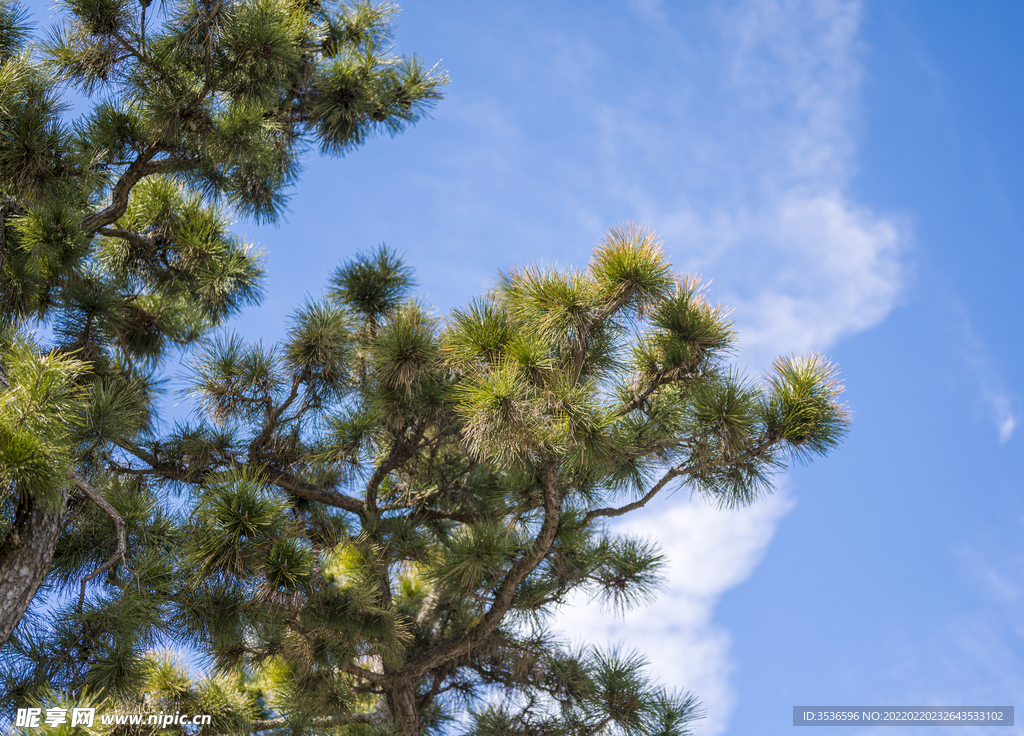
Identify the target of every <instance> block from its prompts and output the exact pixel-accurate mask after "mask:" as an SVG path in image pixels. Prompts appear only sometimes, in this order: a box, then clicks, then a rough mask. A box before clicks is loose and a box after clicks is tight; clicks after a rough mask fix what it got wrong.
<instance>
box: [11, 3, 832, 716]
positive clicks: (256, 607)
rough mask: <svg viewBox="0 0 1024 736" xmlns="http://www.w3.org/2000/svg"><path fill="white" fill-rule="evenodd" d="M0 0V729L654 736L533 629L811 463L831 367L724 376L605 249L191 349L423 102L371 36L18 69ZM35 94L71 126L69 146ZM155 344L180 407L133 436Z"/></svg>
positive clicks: (400, 269)
mask: <svg viewBox="0 0 1024 736" xmlns="http://www.w3.org/2000/svg"><path fill="white" fill-rule="evenodd" d="M0 2H3V4H2V5H0V112H2V115H0V235H2V237H0V316H2V318H3V322H2V323H0V328H2V329H3V334H4V344H3V351H2V355H0V369H2V373H0V376H2V378H3V381H2V385H0V490H2V495H0V508H2V511H3V514H2V515H0V523H2V524H3V526H2V527H0V535H2V538H3V539H6V538H8V537H10V536H11V535H13V534H14V533H15V528H16V524H17V523H19V513H20V512H19V511H18V509H19V504H22V503H23V501H25V500H26V499H33V500H35V499H38V500H39V501H40V502H42V503H45V504H47V505H48V508H50V509H51V511H52V513H53V514H60V515H61V516H59V520H60V526H61V529H62V530H61V532H60V537H59V538H58V539H57V540H56V552H55V554H54V559H53V563H52V565H51V569H50V572H49V575H48V576H47V578H46V580H45V581H44V590H45V591H46V593H47V594H48V595H49V596H50V598H49V602H48V605H49V611H48V617H47V619H46V620H42V619H40V618H35V617H29V618H28V619H26V623H24V625H22V626H21V627H20V628H19V629H18V630H17V632H16V634H15V635H14V636H13V637H12V638H11V640H10V641H9V642H8V643H7V645H6V646H5V647H4V649H3V650H0V672H2V675H0V688H2V690H3V692H4V693H5V695H6V696H7V697H9V698H14V699H17V700H18V701H19V702H22V701H24V702H39V703H53V702H58V700H59V699H60V698H65V699H66V698H67V697H68V695H69V694H75V695H76V696H81V697H90V698H92V697H94V698H97V699H98V700H99V701H100V702H101V703H102V707H103V708H106V709H108V710H110V711H111V712H131V711H133V710H134V712H140V711H142V710H158V709H165V710H169V711H174V710H183V711H184V710H188V711H190V712H193V713H208V714H211V715H212V716H213V717H214V722H213V723H212V724H211V725H210V726H208V727H205V728H204V729H202V730H199V731H197V732H198V733H203V734H213V733H256V732H258V733H281V734H283V733H297V732H304V733H334V734H353V735H354V734H370V733H374V734H385V733H391V734H394V733H399V734H409V735H411V734H415V735H417V736H418V735H419V734H425V733H441V732H443V731H446V732H450V731H451V729H454V728H458V727H459V726H457V725H456V724H457V723H463V724H468V725H467V726H466V728H468V732H469V733H474V734H495V735H497V734H522V735H523V736H526V734H536V733H545V734H566V735H569V734H574V735H575V734H598V733H601V734H624V735H628V736H632V735H633V734H637V735H639V734H685V733H689V730H688V729H689V726H690V725H691V724H692V722H693V721H694V720H695V719H697V718H699V717H700V715H701V711H700V708H699V707H698V705H697V701H696V699H695V698H694V697H693V696H692V695H689V694H678V693H676V692H675V691H671V690H668V689H666V688H664V687H662V686H660V685H657V684H655V683H653V682H652V681H651V680H650V679H649V677H648V676H647V675H646V673H645V668H646V663H645V661H644V660H643V658H642V657H641V656H640V655H638V654H636V653H629V652H624V651H621V650H616V649H612V650H608V651H604V650H597V649H573V648H571V647H569V646H567V645H566V644H565V642H563V641H561V640H560V639H559V638H558V637H557V636H556V635H554V634H553V633H552V632H551V631H550V630H549V629H548V625H549V624H550V614H551V612H552V611H553V610H554V609H555V608H556V607H557V606H559V605H560V604H563V603H565V602H566V601H567V600H569V598H570V596H572V595H573V594H574V593H576V592H582V593H583V594H584V595H590V596H591V597H592V598H593V599H594V600H597V601H599V602H600V603H601V604H602V605H603V606H604V607H606V608H610V609H612V611H622V610H624V609H626V608H629V607H632V606H636V605H641V604H643V603H645V602H647V601H649V600H650V599H651V598H652V596H653V595H654V594H655V592H656V590H657V587H658V586H659V585H660V583H661V579H662V578H661V575H662V573H661V570H662V567H663V564H664V559H663V556H662V555H661V553H660V552H659V551H658V549H657V547H656V545H655V543H654V542H653V541H651V540H642V539H636V538H631V537H627V536H622V535H621V534H617V533H616V531H615V529H614V527H613V526H610V525H609V524H608V521H609V520H610V519H614V518H616V517H618V516H621V515H623V514H626V513H629V512H632V511H635V510H637V509H639V508H642V507H644V506H645V505H647V504H648V503H653V502H654V501H655V499H656V497H657V496H658V495H659V494H662V493H663V492H665V493H667V492H670V491H671V490H673V489H675V488H679V487H683V488H688V489H690V490H691V491H695V492H697V493H698V494H701V495H703V496H704V497H705V498H706V499H707V500H708V501H710V502H712V503H715V504H718V505H721V506H723V507H733V506H739V505H745V504H749V503H753V502H755V501H756V499H757V498H758V497H759V496H760V495H762V494H764V493H767V492H770V490H771V474H772V472H773V471H775V470H776V469H778V468H780V467H782V466H783V464H784V463H785V462H786V461H787V460H789V459H790V458H793V457H796V458H798V459H806V458H807V457H810V456H811V455H813V454H822V453H825V452H827V451H828V450H830V449H832V448H833V447H835V446H836V445H837V443H838V442H839V440H840V439H841V438H842V436H843V434H844V432H845V430H846V427H847V424H848V417H847V414H846V411H845V409H844V407H843V406H842V405H841V404H840V403H839V398H840V392H841V390H840V389H841V387H840V384H839V383H838V381H837V379H836V373H835V370H834V369H833V367H832V366H831V364H829V363H828V362H827V361H825V360H824V359H822V358H819V357H817V356H812V357H810V358H807V359H796V358H791V359H785V360H780V361H778V362H777V363H776V365H775V368H774V371H773V373H772V374H771V375H770V376H769V378H768V379H767V380H766V381H763V382H758V381H753V380H750V379H747V378H745V377H744V376H743V375H741V374H740V373H738V372H737V371H736V370H735V369H733V368H730V367H729V365H728V358H729V356H730V355H731V352H732V350H733V347H734V345H735V338H736V335H735V332H734V330H733V327H732V324H731V323H730V321H729V318H728V312H727V310H726V309H725V308H723V307H722V306H721V305H713V304H712V303H711V302H710V301H709V299H708V296H707V293H706V289H705V288H703V287H702V286H701V284H700V282H699V280H697V279H695V278H691V277H687V276H680V275H676V274H674V273H673V272H672V268H671V264H670V263H668V261H667V260H666V259H665V257H664V254H663V253H662V251H661V248H660V245H659V243H658V240H657V238H656V237H655V236H654V234H653V233H650V232H648V231H646V230H643V229H641V228H637V227H633V226H626V227H621V228H616V229H613V230H611V231H610V232H609V233H608V235H607V236H606V237H605V238H604V240H603V241H602V242H601V243H600V244H599V245H598V246H597V248H596V249H595V251H594V256H593V259H592V261H591V263H590V264H589V266H588V267H587V268H586V269H583V270H572V269H568V270H564V269H557V268H539V267H532V266H527V267H523V268H516V269H512V270H510V271H508V272H506V273H504V274H502V275H501V277H500V279H499V281H498V283H497V285H496V286H495V288H494V289H493V290H491V291H490V292H489V293H487V294H484V295H483V296H481V297H480V298H479V299H477V300H475V301H473V302H472V303H470V304H469V305H468V306H466V307H464V308H461V309H458V310H455V311H454V312H453V313H452V314H451V315H450V316H449V317H448V318H447V319H444V320H441V319H438V318H437V317H435V316H433V315H432V313H431V311H430V310H429V309H428V308H427V307H426V306H425V305H424V304H422V303H421V302H419V301H417V300H416V299H414V298H412V288H413V286H414V280H413V277H412V271H411V269H410V268H409V267H408V266H407V265H406V264H404V263H403V261H402V260H401V258H399V257H398V255H397V254H396V253H395V252H393V251H391V250H388V249H387V248H385V247H384V246H381V247H380V248H378V249H377V250H374V251H370V252H368V253H365V254H362V255H359V256H357V257H356V258H355V259H354V260H352V261H351V262H349V263H346V264H344V265H342V266H341V267H340V268H339V269H337V270H336V271H335V272H334V274H333V275H332V276H331V277H330V280H329V283H328V285H327V291H326V294H325V296H324V298H323V299H322V300H319V301H310V302H308V303H306V304H305V305H304V306H302V307H301V308H299V309H298V310H297V311H295V312H294V314H293V315H292V317H291V322H290V325H289V328H288V332H287V334H286V336H285V338H284V339H283V340H282V341H281V342H280V343H279V344H276V345H263V344H259V343H255V344H254V343H251V342H248V341H246V340H244V339H243V338H241V337H239V336H237V335H231V334H227V333H219V336H216V337H213V338H210V337H209V335H210V334H211V332H210V331H211V330H212V329H213V328H215V327H217V326H218V325H221V324H223V322H224V321H225V320H226V319H227V318H229V317H230V316H231V315H233V314H235V313H237V311H238V310H239V309H241V308H242V307H244V306H246V305H248V304H252V303H254V302H257V301H258V300H259V297H260V279H261V277H262V271H261V268H260V265H259V259H258V254H257V253H255V252H254V251H253V249H252V248H251V247H250V246H249V245H248V244H247V243H245V242H243V241H242V240H240V239H239V238H237V237H236V236H235V235H233V234H232V232H231V229H230V217H231V216H233V214H234V213H238V214H240V215H242V216H248V217H252V218H255V219H257V220H274V219H275V218H276V217H277V215H278V214H279V213H280V212H281V210H282V207H283V205H284V202H285V200H286V196H287V192H288V187H289V186H290V184H291V183H292V182H293V181H294V180H295V178H296V176H297V175H298V170H299V165H298V162H297V156H298V154H299V153H300V152H301V151H303V150H304V149H306V148H309V147H312V146H316V147H318V148H320V149H321V150H322V151H324V152H327V153H332V154H344V153H349V152H351V151H352V150H354V149H355V148H357V147H358V146H359V145H361V144H362V143H363V142H364V141H366V140H367V139H368V138H369V137H370V136H372V135H375V134H380V133H388V134H395V133H397V132H400V131H401V130H403V129H404V128H405V127H407V126H408V125H409V124H411V123H414V122H416V121H417V120H418V119H420V118H421V117H422V116H423V115H424V114H425V113H426V112H427V111H428V110H429V108H430V106H431V105H432V104H433V103H434V102H435V101H436V100H437V99H438V98H439V90H440V87H441V86H442V85H443V84H444V83H445V81H446V79H445V76H444V74H443V73H442V72H439V71H437V70H435V69H426V68H425V67H424V66H423V65H422V64H421V63H420V62H419V61H418V60H416V59H414V58H405V57H397V56H394V55H393V54H392V53H391V47H390V38H391V28H392V25H391V24H392V17H393V15H394V13H395V11H396V6H394V5H393V4H390V3H384V4H378V5H372V4H370V3H366V2H358V3H353V4H347V5H346V4H339V3H322V2H320V1H319V0H298V1H297V0H232V1H230V2H215V3H198V2H191V1H187V0H183V1H182V2H171V3H167V4H164V5H163V6H161V7H162V11H161V13H160V14H157V13H154V12H151V10H150V3H149V2H148V0H147V1H144V2H141V3H133V2H127V0H66V2H65V9H66V11H67V13H66V18H65V22H64V24H63V25H62V26H60V27H59V28H57V29H56V30H54V31H53V32H52V33H51V35H50V36H49V38H48V39H47V41H46V42H45V43H44V44H42V45H41V47H40V48H39V49H38V50H34V49H30V48H27V47H26V45H25V44H26V41H27V36H26V35H25V31H24V24H23V22H22V16H21V15H20V14H19V13H20V11H18V10H17V6H15V5H12V4H10V3H9V2H7V0H0ZM60 84H71V85H74V86H76V87H77V88H78V89H79V90H80V91H81V92H82V93H83V94H85V95H86V96H88V97H92V98H95V99H96V102H95V104H94V105H93V106H92V108H91V109H90V111H89V112H87V113H86V114H85V115H84V116H83V117H82V118H81V119H80V120H77V121H74V122H69V121H67V120H66V119H65V118H64V108H63V106H62V103H61V101H60V99H59V95H58V90H59V85H60ZM39 326H43V327H47V328H49V334H52V336H53V341H54V343H55V345H54V347H55V349H54V350H53V351H52V352H49V353H42V352H41V351H39V350H38V349H37V348H35V347H33V346H32V345H30V344H29V343H28V342H27V341H26V340H25V339H24V333H25V332H26V331H27V330H30V329H32V328H33V327H39ZM175 347H183V348H185V349H187V350H188V364H189V366H190V367H189V373H190V378H189V393H190V394H191V396H192V397H193V398H194V399H195V400H196V403H197V411H196V416H195V417H194V418H193V419H192V420H190V421H189V422H188V423H183V424H180V425H177V426H174V427H172V428H170V429H169V430H163V429H162V428H161V424H160V422H159V417H158V416H157V415H156V413H155V411H154V409H153V406H154V398H153V397H154V392H155V390H156V388H157V384H156V381H155V379H154V378H153V376H154V375H155V371H156V370H157V368H158V367H159V366H161V365H162V364H163V361H165V360H166V358H167V357H168V355H169V354H170V353H171V351H172V349H173V348H175ZM168 645H171V646H183V647H186V648H190V649H191V650H192V651H193V652H194V653H195V654H196V655H197V656H198V657H199V658H200V659H201V660H202V661H203V662H204V663H205V665H207V666H206V670H207V672H206V674H196V673H195V672H189V671H186V670H185V669H184V668H183V667H182V666H180V665H179V664H178V663H177V662H175V661H174V660H173V659H172V658H171V657H170V655H168V654H166V653H165V652H164V648H165V647H166V646H168ZM58 693H61V694H58ZM467 714H469V715H468V718H469V720H468V721H467V720H466V718H467ZM186 730H187V729H186ZM147 732H150V733H156V732H157V731H156V730H155V729H148V730H147Z"/></svg>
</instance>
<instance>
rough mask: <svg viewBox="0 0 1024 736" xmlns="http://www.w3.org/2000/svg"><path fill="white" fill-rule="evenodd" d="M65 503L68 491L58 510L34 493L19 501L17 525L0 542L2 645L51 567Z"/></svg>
mask: <svg viewBox="0 0 1024 736" xmlns="http://www.w3.org/2000/svg"><path fill="white" fill-rule="evenodd" d="M66 506H67V493H66V492H64V493H62V494H61V500H60V506H59V508H56V509H54V508H48V507H46V506H45V505H44V504H41V503H40V502H39V501H38V499H35V498H33V497H31V496H26V497H25V498H23V499H22V501H21V502H20V503H19V504H18V510H17V512H16V516H15V521H14V526H12V527H11V530H10V532H8V534H7V539H5V540H4V542H3V544H2V545H0V647H2V646H4V644H6V643H7V641H8V639H10V638H11V634H12V633H13V631H14V627H15V626H17V625H18V622H19V621H21V617H22V616H23V615H24V614H25V611H26V609H28V604H29V603H31V602H32V598H33V597H34V596H35V594H36V590H37V589H38V588H39V584H40V583H41V582H42V581H43V577H45V576H46V573H47V572H48V571H49V569H50V563H51V562H53V553H54V550H55V549H56V548H57V538H58V537H59V536H60V528H61V519H62V518H63V517H64V509H65V507H66Z"/></svg>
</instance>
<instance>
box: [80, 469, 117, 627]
mask: <svg viewBox="0 0 1024 736" xmlns="http://www.w3.org/2000/svg"><path fill="white" fill-rule="evenodd" d="M68 477H69V478H71V480H73V481H74V483H75V485H76V486H77V487H78V489H79V490H80V491H81V492H82V493H84V494H85V495H86V497H87V498H88V499H89V500H90V501H92V502H93V503H94V504H96V505H97V506H99V507H100V508H101V509H103V513H105V514H106V515H107V516H109V517H110V520H111V521H113V522H114V528H115V529H116V531H117V549H116V550H115V551H114V554H113V555H111V556H110V558H109V559H108V560H107V561H106V562H104V563H103V564H102V565H100V566H99V567H98V568H96V569H95V570H94V571H93V572H92V573H90V574H89V575H86V576H85V577H84V578H82V581H81V585H80V588H79V593H78V612H79V613H81V612H82V604H83V603H84V602H85V584H86V583H88V582H89V581H91V580H93V579H95V578H96V577H97V576H99V575H100V574H101V573H104V572H106V571H107V570H109V569H110V568H112V567H113V566H114V565H116V564H117V563H118V562H119V561H120V560H123V559H124V556H125V554H126V553H127V551H128V541H127V539H126V534H125V523H124V519H122V518H121V515H120V514H119V513H117V509H115V508H114V507H113V506H111V505H110V502H109V501H107V499H105V498H103V496H101V495H100V493H99V491H97V490H96V489H95V488H93V487H92V486H91V485H90V484H89V482H88V481H87V480H86V479H85V478H83V477H82V476H81V475H79V474H78V473H69V474H68Z"/></svg>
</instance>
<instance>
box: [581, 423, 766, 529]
mask: <svg viewBox="0 0 1024 736" xmlns="http://www.w3.org/2000/svg"><path fill="white" fill-rule="evenodd" d="M779 442H781V439H768V440H765V441H764V442H762V443H760V444H759V445H757V446H756V447H754V448H751V449H750V450H748V451H747V452H745V453H743V454H742V455H739V456H737V457H734V458H730V459H729V460H725V461H723V462H720V463H716V464H715V465H714V466H713V467H715V468H727V467H731V466H734V465H738V464H740V463H743V462H746V461H748V460H752V459H754V458H757V457H760V456H761V455H763V454H764V451H765V450H767V449H768V448H770V447H771V446H772V445H776V444H778V443H779ZM709 469H710V468H709V467H708V466H707V465H691V466H689V467H686V468H671V469H669V470H668V471H667V472H666V473H665V475H663V476H662V477H661V479H660V480H659V481H658V482H657V483H655V484H654V485H653V486H652V487H651V490H649V491H648V492H647V493H646V494H644V496H643V498H641V499H639V500H637V501H634V502H633V503H628V504H626V505H625V506H619V507H618V508H612V507H609V508H601V509H594V510H593V511H590V512H588V513H587V515H586V516H584V517H583V526H587V525H588V524H590V522H591V521H593V520H594V519H597V518H601V517H604V518H612V517H615V516H622V515H623V514H628V513H629V512H630V511H636V510H637V509H639V508H643V507H644V506H646V505H647V502H648V501H650V500H651V499H652V498H654V497H655V496H656V495H658V493H659V492H661V491H662V490H663V489H664V488H665V485H666V484H667V483H669V482H670V481H672V480H674V479H675V478H678V477H680V476H682V475H695V474H697V473H701V472H707V471H708V470H709Z"/></svg>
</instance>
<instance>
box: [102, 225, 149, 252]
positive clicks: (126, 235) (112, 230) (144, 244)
mask: <svg viewBox="0 0 1024 736" xmlns="http://www.w3.org/2000/svg"><path fill="white" fill-rule="evenodd" d="M96 232H97V233H99V234H100V235H102V236H104V237H107V238H119V239H121V240H127V241H128V242H129V243H131V244H132V245H135V246H138V247H139V248H142V249H143V250H145V251H146V252H147V253H152V252H153V251H155V250H156V244H155V243H154V242H153V240H152V238H147V237H145V236H143V235H139V234H138V233H133V232H131V231H130V230H122V229H121V228H117V227H101V228H98V229H97V230H96Z"/></svg>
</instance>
